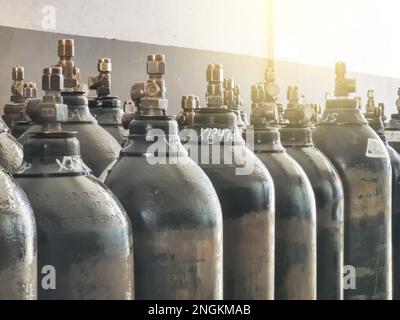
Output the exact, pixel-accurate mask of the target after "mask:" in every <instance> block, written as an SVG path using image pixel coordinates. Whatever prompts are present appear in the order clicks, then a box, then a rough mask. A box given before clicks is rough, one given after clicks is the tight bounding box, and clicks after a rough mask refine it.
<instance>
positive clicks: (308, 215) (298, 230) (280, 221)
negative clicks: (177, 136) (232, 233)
mask: <svg viewBox="0 0 400 320" xmlns="http://www.w3.org/2000/svg"><path fill="white" fill-rule="evenodd" d="M270 84H271V88H272V87H274V90H270V91H267V92H265V86H264V85H263V84H258V85H254V86H252V87H251V97H252V108H251V109H252V112H251V117H250V121H251V125H252V126H253V128H254V129H253V130H254V143H255V144H254V152H255V154H256V155H257V157H258V158H259V159H260V160H261V161H262V162H263V163H264V165H265V166H266V167H267V169H268V170H269V172H270V173H271V176H272V178H273V180H274V184H275V195H276V196H275V248H276V249H275V299H277V300H314V299H315V298H316V281H317V270H316V263H317V261H316V259H317V257H316V210H315V198H314V192H313V189H312V187H311V184H310V181H309V180H308V178H307V176H306V174H305V172H304V171H303V169H302V168H301V167H300V166H299V165H298V164H297V162H296V161H295V160H294V159H293V158H292V157H291V156H289V155H288V154H287V152H286V150H285V149H284V148H283V146H282V144H281V141H280V134H279V131H278V129H277V122H278V116H279V115H278V107H277V105H276V103H275V101H276V94H277V92H279V91H278V90H277V88H276V85H275V86H273V85H272V82H271V83H270ZM247 132H248V133H249V132H250V130H247Z"/></svg>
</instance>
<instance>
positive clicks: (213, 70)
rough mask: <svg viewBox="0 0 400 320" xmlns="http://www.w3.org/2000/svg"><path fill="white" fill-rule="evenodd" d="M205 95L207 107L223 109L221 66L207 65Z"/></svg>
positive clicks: (222, 74)
mask: <svg viewBox="0 0 400 320" xmlns="http://www.w3.org/2000/svg"><path fill="white" fill-rule="evenodd" d="M206 80H207V93H206V102H207V106H208V107H219V108H220V107H223V106H224V94H223V80H224V70H223V68H222V65H221V64H218V63H217V64H209V65H208V66H207V72H206Z"/></svg>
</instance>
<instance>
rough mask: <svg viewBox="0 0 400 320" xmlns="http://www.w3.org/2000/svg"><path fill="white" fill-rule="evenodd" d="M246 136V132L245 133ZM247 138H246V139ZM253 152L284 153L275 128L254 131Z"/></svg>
mask: <svg viewBox="0 0 400 320" xmlns="http://www.w3.org/2000/svg"><path fill="white" fill-rule="evenodd" d="M246 134H248V132H246ZM246 138H247V137H246ZM254 151H255V152H256V153H257V152H268V153H282V152H285V149H284V147H283V146H282V143H281V136H280V133H279V131H278V129H277V128H274V127H268V128H263V129H258V130H255V131H254Z"/></svg>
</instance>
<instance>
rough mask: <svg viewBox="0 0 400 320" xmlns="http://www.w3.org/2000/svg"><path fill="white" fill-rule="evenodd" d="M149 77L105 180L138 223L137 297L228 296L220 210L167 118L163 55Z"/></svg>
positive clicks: (152, 62)
mask: <svg viewBox="0 0 400 320" xmlns="http://www.w3.org/2000/svg"><path fill="white" fill-rule="evenodd" d="M147 73H148V74H149V80H147V81H146V82H143V83H136V84H134V85H133V86H132V89H131V95H132V99H133V100H134V101H136V103H137V106H138V107H139V111H138V113H137V114H136V115H135V116H134V118H133V120H132V122H131V124H130V135H129V140H128V142H127V143H126V145H125V147H124V148H123V149H122V151H121V154H120V157H119V159H118V160H117V161H116V162H115V163H114V164H113V165H112V166H110V169H109V172H108V175H107V177H106V179H105V183H106V185H107V186H108V187H109V188H110V189H111V190H112V191H113V192H114V193H115V194H116V195H117V197H118V198H119V199H120V200H121V202H122V204H123V205H124V207H125V209H126V210H127V212H128V215H129V216H130V218H131V220H132V224H133V230H134V244H135V280H136V286H135V289H136V291H135V293H136V298H137V299H151V300H153V299H162V300H164V299H207V300H208V299H222V240H223V239H222V214H221V206H220V203H219V201H218V197H217V194H216V193H215V190H214V188H213V186H212V184H211V182H210V180H209V179H208V178H207V176H206V175H205V174H204V172H203V171H202V170H201V169H200V168H199V166H197V165H196V164H195V163H194V162H193V161H192V160H191V159H190V158H189V157H188V156H187V152H186V150H185V149H184V148H183V147H182V145H181V143H180V140H179V135H178V133H179V131H178V124H177V122H176V121H175V120H174V118H173V117H168V116H166V115H165V114H166V110H167V104H168V101H167V100H166V98H165V93H166V87H165V80H164V79H163V75H164V74H165V56H164V55H160V54H154V55H150V56H148V60H147Z"/></svg>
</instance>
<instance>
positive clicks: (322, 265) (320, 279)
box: [279, 86, 344, 300]
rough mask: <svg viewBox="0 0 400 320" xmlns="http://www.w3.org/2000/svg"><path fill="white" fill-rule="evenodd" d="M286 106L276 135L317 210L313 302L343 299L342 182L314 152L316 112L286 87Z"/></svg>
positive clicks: (318, 151) (314, 108) (326, 160)
mask: <svg viewBox="0 0 400 320" xmlns="http://www.w3.org/2000/svg"><path fill="white" fill-rule="evenodd" d="M287 97H288V100H289V103H288V106H287V108H286V109H285V111H284V114H283V117H284V119H285V120H286V123H284V124H282V126H281V128H280V130H279V131H280V134H281V139H282V144H283V146H284V147H285V149H286V151H287V153H288V154H289V155H290V156H292V158H293V159H294V160H296V162H297V163H298V164H299V165H300V166H301V167H302V168H303V170H304V171H305V173H306V174H307V177H308V178H309V180H310V182H311V186H312V188H313V191H314V195H315V201H316V209H317V299H318V300H341V299H343V241H344V229H343V228H344V227H343V220H344V195H343V187H342V182H341V180H340V177H339V174H338V173H337V171H336V169H335V167H334V166H333V165H332V163H331V162H330V161H329V159H328V158H327V157H326V156H325V155H324V154H323V153H322V152H321V151H320V150H318V149H317V148H315V146H314V143H313V140H312V137H311V131H312V129H313V127H314V123H315V121H317V114H318V108H317V107H316V106H315V105H304V104H302V103H301V99H300V94H299V90H298V88H297V87H296V86H289V88H288V92H287Z"/></svg>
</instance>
